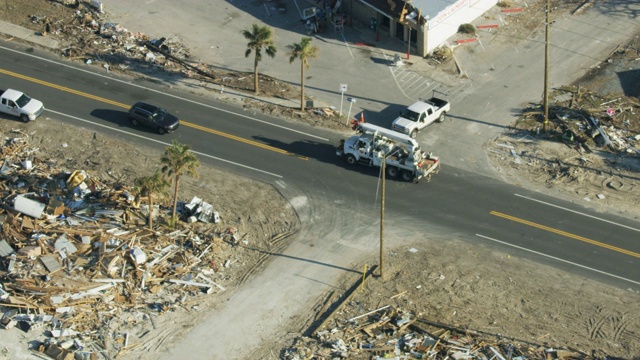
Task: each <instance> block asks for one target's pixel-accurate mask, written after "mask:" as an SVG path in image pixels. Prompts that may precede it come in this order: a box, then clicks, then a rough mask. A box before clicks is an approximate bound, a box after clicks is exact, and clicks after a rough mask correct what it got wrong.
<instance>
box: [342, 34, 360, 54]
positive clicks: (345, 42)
mask: <svg viewBox="0 0 640 360" xmlns="http://www.w3.org/2000/svg"><path fill="white" fill-rule="evenodd" d="M340 34H341V35H342V42H344V45H345V46H346V47H347V50H349V55H351V59H352V60H355V59H356V58H355V56H353V52H351V46H349V43H348V42H347V38H345V37H344V31H343V32H341V33H340Z"/></svg>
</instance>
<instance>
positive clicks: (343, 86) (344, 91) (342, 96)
mask: <svg viewBox="0 0 640 360" xmlns="http://www.w3.org/2000/svg"><path fill="white" fill-rule="evenodd" d="M346 92H347V84H340V93H341V94H342V95H340V116H342V102H343V100H344V93H346Z"/></svg>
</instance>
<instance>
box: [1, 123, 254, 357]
mask: <svg viewBox="0 0 640 360" xmlns="http://www.w3.org/2000/svg"><path fill="white" fill-rule="evenodd" d="M18 133H19V134H20V137H15V138H9V139H7V140H6V142H5V144H4V145H3V146H2V147H0V154H1V155H2V159H3V163H2V166H1V168H0V177H1V179H2V181H1V182H0V186H1V189H2V193H3V196H2V199H3V204H2V205H3V207H2V209H0V222H1V223H2V235H3V236H2V239H1V240H0V308H1V309H2V310H3V314H2V315H1V321H0V324H1V326H0V328H4V329H5V330H0V331H23V332H39V333H40V334H43V336H45V339H44V340H43V341H38V342H37V343H33V342H32V343H30V346H31V350H33V351H40V352H42V353H44V354H46V355H49V356H50V357H52V358H55V359H68V358H73V356H74V355H73V353H76V355H75V356H76V357H75V358H76V359H78V358H82V359H85V358H86V359H89V358H94V357H95V354H96V353H102V354H106V355H108V357H109V356H112V355H114V354H118V353H119V352H123V351H126V350H129V349H131V348H132V347H133V346H135V344H134V342H135V341H134V340H133V337H132V336H131V335H134V334H135V335H137V336H136V339H139V338H140V337H142V336H143V335H144V334H145V333H146V332H149V329H151V328H155V323H154V319H155V318H157V317H158V316H160V315H162V314H163V313H166V312H168V311H173V310H175V309H177V308H186V309H190V308H196V307H197V305H198V304H199V303H201V302H202V301H203V297H205V296H207V294H212V293H220V292H223V291H225V286H228V285H227V284H228V283H230V282H231V281H233V280H234V279H233V278H232V276H230V274H228V273H225V269H226V268H228V267H229V266H230V265H231V264H232V263H233V262H235V261H237V260H238V259H229V258H228V256H229V254H228V253H226V254H225V250H226V249H227V248H228V247H230V246H233V244H237V243H238V242H239V241H246V239H245V237H244V236H243V235H242V234H239V233H238V231H237V230H236V229H235V228H233V227H224V226H223V225H222V221H221V219H220V216H219V214H218V212H217V211H216V209H215V207H214V205H212V204H209V203H207V202H205V201H204V200H202V199H200V198H197V197H194V198H193V199H192V200H191V201H190V202H189V203H182V204H180V207H179V208H180V209H181V215H182V217H183V218H184V219H189V221H188V222H189V223H188V225H187V224H184V223H179V224H177V225H176V227H175V228H170V227H168V226H167V224H160V225H156V226H155V227H154V229H148V228H146V224H147V222H146V219H147V218H148V215H149V211H153V213H154V214H155V213H161V212H164V213H166V214H169V213H170V208H169V207H168V206H167V207H163V206H154V209H149V208H148V206H146V207H145V205H144V204H143V203H144V200H145V199H140V198H139V196H137V195H136V192H135V189H133V188H128V187H127V186H126V185H123V184H119V183H109V182H105V181H103V180H101V179H98V178H96V177H93V176H92V175H91V174H90V173H88V172H86V171H83V170H73V171H66V170H64V169H59V168H57V167H56V162H55V161H54V160H48V159H43V158H41V157H40V155H41V154H40V152H39V150H38V149H37V148H31V147H30V145H29V141H28V136H27V135H26V134H24V133H21V132H18ZM154 224H156V221H154ZM133 325H139V326H138V328H136V329H133V330H132V326H133ZM128 329H129V330H128ZM145 329H146V330H145ZM91 354H94V355H93V356H94V357H92V355H91Z"/></svg>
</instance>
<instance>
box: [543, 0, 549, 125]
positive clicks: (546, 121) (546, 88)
mask: <svg viewBox="0 0 640 360" xmlns="http://www.w3.org/2000/svg"><path fill="white" fill-rule="evenodd" d="M550 12H551V0H547V11H546V13H547V16H546V20H545V32H544V100H543V104H542V106H543V107H544V119H543V122H542V130H543V131H544V132H545V133H546V132H547V131H548V129H549V13H550Z"/></svg>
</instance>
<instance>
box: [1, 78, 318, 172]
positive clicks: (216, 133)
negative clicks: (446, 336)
mask: <svg viewBox="0 0 640 360" xmlns="http://www.w3.org/2000/svg"><path fill="white" fill-rule="evenodd" d="M0 73H2V74H5V75H9V76H13V77H16V78H19V79H22V80H26V81H30V82H33V83H36V84H40V85H44V86H48V87H50V88H54V89H58V90H60V91H64V92H67V93H70V94H74V95H78V96H82V97H85V98H88V99H92V100H96V101H100V102H103V103H106V104H111V105H113V106H117V107H120V108H123V109H129V108H130V107H131V106H130V105H127V104H123V103H121V102H117V101H113V100H109V99H106V98H103V97H100V96H96V95H91V94H88V93H85V92H82V91H78V90H74V89H70V88H68V87H66V86H60V85H57V84H54V83H50V82H47V81H43V80H40V79H36V78H32V77H30V76H26V75H22V74H18V73H14V72H12V71H9V70H5V69H0ZM180 125H184V126H187V127H190V128H193V129H196V130H200V131H204V132H208V133H210V134H214V135H218V136H222V137H225V138H227V139H230V140H234V141H238V142H241V143H244V144H248V145H253V146H256V147H259V148H262V149H265V150H270V151H274V152H277V153H280V154H283V155H288V156H295V157H297V158H299V159H302V160H308V159H309V158H308V157H306V156H301V155H298V154H294V153H291V152H288V151H286V150H283V149H279V148H277V147H273V146H269V145H265V144H261V143H259V142H256V141H253V140H249V139H244V138H241V137H239V136H235V135H231V134H227V133H224V132H222V131H218V130H214V129H210V128H207V127H204V126H201V125H197V124H194V123H190V122H187V121H184V120H180Z"/></svg>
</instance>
